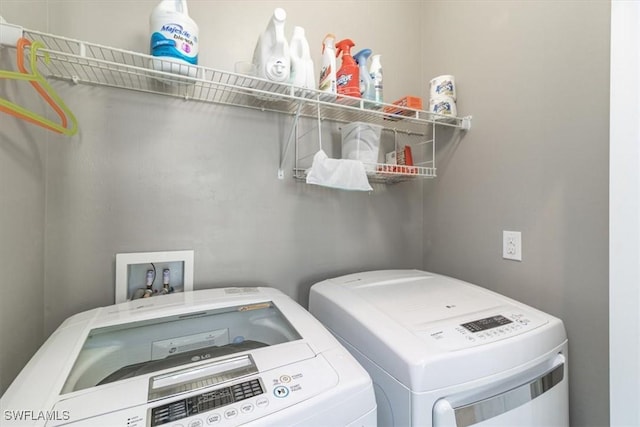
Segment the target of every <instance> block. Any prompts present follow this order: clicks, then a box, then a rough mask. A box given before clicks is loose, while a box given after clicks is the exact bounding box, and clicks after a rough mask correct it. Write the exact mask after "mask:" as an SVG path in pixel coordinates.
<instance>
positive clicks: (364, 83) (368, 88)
mask: <svg viewBox="0 0 640 427" xmlns="http://www.w3.org/2000/svg"><path fill="white" fill-rule="evenodd" d="M370 55H371V49H362V50H361V51H360V52H358V53H356V54H355V55H353V59H355V60H356V62H357V63H358V68H359V69H360V73H359V75H360V96H362V97H363V98H364V99H369V100H372V101H373V99H374V96H375V95H374V88H373V79H372V78H371V76H370V75H369V71H367V60H368V59H369V56H370Z"/></svg>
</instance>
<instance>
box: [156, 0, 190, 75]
mask: <svg viewBox="0 0 640 427" xmlns="http://www.w3.org/2000/svg"><path fill="white" fill-rule="evenodd" d="M149 25H150V29H151V44H150V54H151V55H152V56H155V57H157V58H158V60H154V61H152V67H153V69H154V70H158V71H166V72H171V73H175V74H183V75H188V76H190V77H195V75H196V68H195V67H190V65H198V31H199V30H198V25H197V24H196V23H195V21H194V20H193V19H191V18H190V17H189V10H188V9H187V1H186V0H162V1H161V2H160V3H159V4H158V5H157V6H156V7H155V9H153V12H152V13H151V17H150V19H149Z"/></svg>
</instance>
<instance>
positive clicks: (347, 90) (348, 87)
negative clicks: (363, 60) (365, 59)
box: [336, 39, 360, 98]
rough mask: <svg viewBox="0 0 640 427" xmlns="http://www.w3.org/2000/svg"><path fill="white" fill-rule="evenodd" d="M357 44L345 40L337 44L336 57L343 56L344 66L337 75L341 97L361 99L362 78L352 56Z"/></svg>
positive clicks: (337, 85) (337, 84)
mask: <svg viewBox="0 0 640 427" xmlns="http://www.w3.org/2000/svg"><path fill="white" fill-rule="evenodd" d="M353 46H355V43H354V42H353V41H351V40H350V39H344V40H341V41H339V42H338V43H336V57H338V56H340V54H342V65H341V66H340V69H339V70H338V72H337V73H336V88H337V91H338V93H339V94H340V95H347V96H353V97H355V98H360V76H359V71H358V64H356V61H355V60H354V59H353V57H352V56H351V48H352V47H353Z"/></svg>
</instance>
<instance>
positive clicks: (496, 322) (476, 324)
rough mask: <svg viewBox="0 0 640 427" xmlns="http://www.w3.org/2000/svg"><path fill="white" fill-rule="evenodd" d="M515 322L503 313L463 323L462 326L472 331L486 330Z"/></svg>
mask: <svg viewBox="0 0 640 427" xmlns="http://www.w3.org/2000/svg"><path fill="white" fill-rule="evenodd" d="M509 323H513V322H512V321H511V320H509V319H507V318H506V317H504V316H502V315H497V316H491V317H486V318H484V319H480V320H474V321H473V322H468V323H463V324H462V325H460V326H462V327H463V328H465V329H466V330H468V331H470V332H480V331H486V330H487V329H493V328H497V327H498V326H503V325H508V324H509Z"/></svg>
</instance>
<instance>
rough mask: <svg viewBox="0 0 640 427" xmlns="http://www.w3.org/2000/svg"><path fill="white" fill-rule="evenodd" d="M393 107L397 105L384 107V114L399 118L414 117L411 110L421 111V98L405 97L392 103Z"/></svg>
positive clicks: (413, 112)
mask: <svg viewBox="0 0 640 427" xmlns="http://www.w3.org/2000/svg"><path fill="white" fill-rule="evenodd" d="M393 105H397V107H384V112H385V113H388V114H393V115H399V116H414V115H415V111H412V110H422V98H420V97H417V96H405V97H404V98H400V99H398V100H397V101H394V102H393ZM403 107H404V108H403ZM409 108H410V109H412V110H410V109H409Z"/></svg>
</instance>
